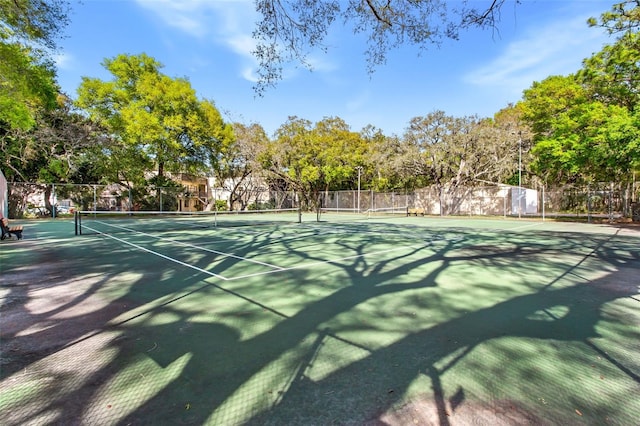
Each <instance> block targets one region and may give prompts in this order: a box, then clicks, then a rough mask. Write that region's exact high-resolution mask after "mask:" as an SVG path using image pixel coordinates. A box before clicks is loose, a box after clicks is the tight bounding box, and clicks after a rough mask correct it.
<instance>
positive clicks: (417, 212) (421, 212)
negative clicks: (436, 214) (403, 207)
mask: <svg viewBox="0 0 640 426" xmlns="http://www.w3.org/2000/svg"><path fill="white" fill-rule="evenodd" d="M411 215H414V216H418V215H420V216H424V209H423V208H420V207H415V208H412V209H408V210H407V216H411Z"/></svg>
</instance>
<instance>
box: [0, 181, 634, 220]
mask: <svg viewBox="0 0 640 426" xmlns="http://www.w3.org/2000/svg"><path fill="white" fill-rule="evenodd" d="M639 197H640V184H633V185H626V186H623V185H618V184H611V183H608V184H597V185H589V186H586V187H585V186H566V187H561V188H553V189H546V188H543V187H539V188H535V189H531V188H519V187H513V186H508V185H495V186H482V187H435V186H432V187H428V188H424V189H420V190H417V191H413V192H409V193H406V192H401V191H395V192H375V191H372V190H345V191H325V192H323V193H322V194H321V207H322V208H323V209H325V210H331V211H336V212H353V213H358V212H359V213H366V212H368V211H377V210H381V209H403V208H408V209H411V210H412V211H419V212H420V213H421V214H425V215H435V216H452V215H469V216H503V217H508V216H511V217H513V216H516V217H521V216H529V217H535V216H539V217H574V218H583V219H584V218H586V219H587V220H591V219H592V218H600V219H609V220H617V219H620V218H634V220H640V206H639V203H638V200H639ZM5 198H6V199H7V202H6V207H5V210H6V211H7V212H8V217H9V218H23V217H52V216H53V217H58V216H65V215H68V214H72V213H73V211H75V210H90V211H91V210H96V211H99V210H110V211H212V210H216V209H217V210H264V209H290V208H297V207H299V206H300V201H299V197H298V196H297V195H296V194H294V193H293V192H292V191H284V190H282V191H278V190H266V189H252V190H246V189H245V190H243V191H238V190H236V191H234V192H231V191H230V190H229V189H223V188H212V187H209V185H206V184H199V185H176V186H172V187H154V186H148V187H135V188H129V187H126V186H124V185H119V184H110V185H78V184H36V183H8V184H7V191H6V196H5ZM302 204H304V203H302ZM303 208H304V205H303Z"/></svg>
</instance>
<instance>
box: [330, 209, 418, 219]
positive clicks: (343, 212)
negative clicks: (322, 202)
mask: <svg viewBox="0 0 640 426" xmlns="http://www.w3.org/2000/svg"><path fill="white" fill-rule="evenodd" d="M408 211H409V210H408V206H398V207H384V208H379V209H367V210H365V211H362V212H357V211H356V210H354V209H336V208H322V209H320V218H321V219H320V220H326V221H329V222H338V221H351V220H373V219H390V218H396V217H406V216H407V212H408Z"/></svg>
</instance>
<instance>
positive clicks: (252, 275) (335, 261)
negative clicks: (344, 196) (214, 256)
mask: <svg viewBox="0 0 640 426" xmlns="http://www.w3.org/2000/svg"><path fill="white" fill-rule="evenodd" d="M83 227H85V228H87V229H90V230H92V231H93V232H96V233H98V234H100V235H104V236H105V237H108V238H111V239H113V240H116V241H119V242H121V243H124V244H127V245H130V246H132V247H135V248H137V249H140V250H142V251H144V252H147V253H150V254H153V255H155V256H158V257H161V258H163V259H166V260H169V261H171V262H174V263H177V264H179V265H182V266H186V267H187V268H191V269H195V270H196V271H199V272H202V273H204V274H207V275H210V276H212V277H215V278H220V279H221V280H224V281H236V280H239V279H243V278H250V277H255V276H260V275H269V274H274V273H276V272H284V271H292V270H295V269H303V268H308V267H313V266H316V265H324V264H329V263H339V262H343V261H345V260H350V259H357V258H359V257H365V256H371V255H375V254H380V253H391V252H394V251H399V250H406V249H409V248H412V247H411V246H409V247H397V248H395V249H390V250H380V251H375V252H371V253H364V254H357V255H353V256H346V257H342V258H335V259H329V260H322V261H318V262H312V263H306V264H301V265H297V266H292V267H289V268H282V267H278V268H279V269H278V270H274V271H264V272H256V273H253V274H247V275H240V276H237V277H232V278H227V277H224V276H222V275H219V274H216V273H214V272H210V271H207V270H205V269H202V268H199V267H197V266H194V265H190V264H188V263H185V262H182V261H180V260H178V259H174V258H172V257H169V256H166V255H164V254H162V253H158V252H156V251H153V250H150V249H148V248H146V247H142V246H140V245H138V244H134V243H132V242H129V241H126V240H123V239H121V238H118V237H115V236H113V235H110V234H105V233H104V232H100V231H98V230H97V229H93V228H91V227H89V226H84V225H83Z"/></svg>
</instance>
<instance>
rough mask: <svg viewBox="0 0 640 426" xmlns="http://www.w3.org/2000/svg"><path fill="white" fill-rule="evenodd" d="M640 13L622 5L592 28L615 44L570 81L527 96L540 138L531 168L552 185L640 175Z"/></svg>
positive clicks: (545, 84)
mask: <svg viewBox="0 0 640 426" xmlns="http://www.w3.org/2000/svg"><path fill="white" fill-rule="evenodd" d="M639 19H640V6H639V4H638V3H637V2H623V3H620V4H616V5H614V6H613V8H612V11H611V12H605V13H604V14H602V16H601V20H600V21H597V20H596V19H591V20H590V22H589V23H590V25H592V26H602V27H604V28H607V29H608V30H609V32H610V33H611V34H618V38H617V40H616V41H615V43H613V44H611V45H607V46H605V47H604V48H603V49H602V50H601V51H600V52H597V53H595V54H594V55H593V56H592V57H591V58H589V59H587V60H585V61H584V65H583V68H582V69H581V70H580V71H579V72H578V73H576V74H575V75H570V76H568V77H560V76H556V77H549V78H547V79H545V80H544V81H542V82H539V83H538V82H536V83H534V84H533V85H532V87H531V88H530V89H528V90H526V91H525V94H524V100H523V102H522V103H521V105H520V106H521V109H522V111H523V112H524V113H523V116H524V118H525V119H526V120H527V121H528V122H529V123H530V124H531V126H532V128H533V130H534V132H535V141H536V145H535V147H534V149H533V151H532V153H533V154H534V156H535V160H534V161H533V164H532V168H533V170H534V171H535V172H536V173H538V174H539V175H541V176H542V177H543V179H544V180H545V181H546V182H549V183H560V184H561V183H573V182H580V183H589V182H609V181H617V182H626V181H630V179H631V178H632V172H633V171H634V170H638V168H640V149H639V144H638V140H639V137H640V134H639V130H638V129H639V127H638V124H639V122H638V113H639V112H640V109H639V108H638V102H639V101H640V98H639V96H640V95H639V94H640V90H639V89H640V86H639V85H638V84H639V82H640V35H639V34H638V32H637V29H638V28H639V25H640V20H639Z"/></svg>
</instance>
